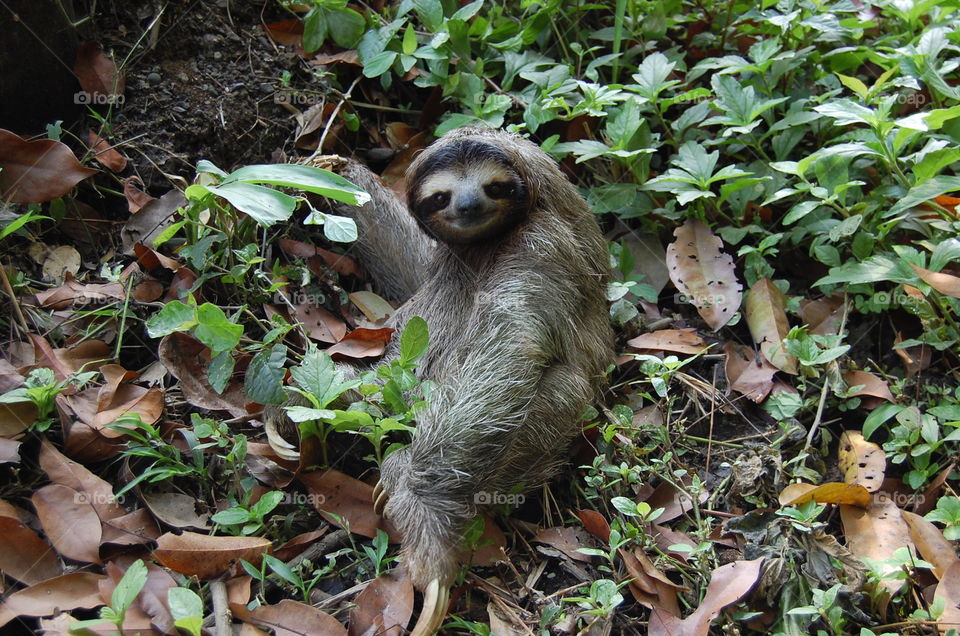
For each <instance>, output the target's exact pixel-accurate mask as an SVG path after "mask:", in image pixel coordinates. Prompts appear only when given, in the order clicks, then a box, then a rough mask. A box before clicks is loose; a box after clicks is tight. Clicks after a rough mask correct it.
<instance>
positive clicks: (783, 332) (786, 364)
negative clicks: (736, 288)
mask: <svg viewBox="0 0 960 636" xmlns="http://www.w3.org/2000/svg"><path fill="white" fill-rule="evenodd" d="M786 304H787V301H786V298H784V296H783V292H781V291H780V288H779V287H777V286H776V285H774V284H773V281H772V280H770V279H769V278H761V279H760V280H758V281H757V282H756V283H754V285H753V287H751V288H750V293H749V294H747V301H746V311H745V314H746V319H747V325H748V326H749V327H750V335H751V336H752V337H753V341H754V342H755V343H756V344H757V345H759V346H760V351H761V352H763V355H764V357H765V358H766V359H767V360H769V361H770V364H772V365H773V366H775V367H777V368H778V369H780V370H781V371H783V372H785V373H790V374H796V373H797V359H796V358H794V357H793V356H790V355H787V352H786V351H785V350H784V348H783V339H784V338H786V337H787V334H788V333H789V332H790V323H789V322H787V312H786Z"/></svg>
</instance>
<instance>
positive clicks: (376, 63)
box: [363, 51, 397, 77]
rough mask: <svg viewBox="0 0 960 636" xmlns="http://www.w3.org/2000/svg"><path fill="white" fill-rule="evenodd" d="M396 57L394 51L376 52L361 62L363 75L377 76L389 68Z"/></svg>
mask: <svg viewBox="0 0 960 636" xmlns="http://www.w3.org/2000/svg"><path fill="white" fill-rule="evenodd" d="M396 59H397V52H396V51H383V52H382V53H377V54H376V55H374V56H373V57H372V58H370V59H369V60H368V61H366V62H364V64H363V76H364V77H379V76H381V75H383V74H384V73H386V72H387V71H389V70H390V67H391V66H393V63H394V62H395V61H396Z"/></svg>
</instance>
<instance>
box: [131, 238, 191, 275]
mask: <svg viewBox="0 0 960 636" xmlns="http://www.w3.org/2000/svg"><path fill="white" fill-rule="evenodd" d="M133 253H134V254H136V256H137V260H139V261H140V264H141V265H143V267H144V269H145V270H147V271H148V272H153V271H156V270H158V269H168V270H170V271H171V272H176V271H178V270H180V269H182V268H183V265H182V264H181V263H180V261H178V260H176V259H174V258H170V257H169V256H164V255H163V254H161V253H160V252H158V251H157V250H155V249H153V248H151V247H147V246H146V245H143V244H141V243H137V244H136V245H134V246H133Z"/></svg>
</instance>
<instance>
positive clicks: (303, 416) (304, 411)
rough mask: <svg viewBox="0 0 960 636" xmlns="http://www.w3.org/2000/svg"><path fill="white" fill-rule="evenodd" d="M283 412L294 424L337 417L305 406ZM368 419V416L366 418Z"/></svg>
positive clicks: (291, 407)
mask: <svg viewBox="0 0 960 636" xmlns="http://www.w3.org/2000/svg"><path fill="white" fill-rule="evenodd" d="M284 410H285V411H286V412H287V417H289V418H290V419H291V420H293V421H294V422H298V423H299V422H312V421H314V420H332V419H333V418H335V417H336V416H337V414H336V413H334V412H333V411H331V410H329V409H312V408H309V407H306V406H286V407H284ZM368 417H369V416H368Z"/></svg>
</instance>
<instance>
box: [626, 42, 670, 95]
mask: <svg viewBox="0 0 960 636" xmlns="http://www.w3.org/2000/svg"><path fill="white" fill-rule="evenodd" d="M675 66H676V64H674V63H672V62H670V60H668V59H667V56H666V55H664V54H663V53H660V52H656V53H653V54H651V55H648V56H647V57H645V58H644V59H643V62H641V63H640V66H638V67H637V72H636V73H635V74H634V75H633V81H634V82H636V84H634V85H632V86H630V89H631V90H634V91H636V92H637V93H639V94H640V95H642V96H643V97H646V98H647V99H649V100H651V101H653V100H655V99H657V96H659V95H660V93H661V92H663V91H664V90H666V89H667V88H670V87H672V86H674V85H676V84H678V83H679V82H678V81H677V80H670V81H667V78H668V77H670V74H671V73H672V72H673V69H674V67H675Z"/></svg>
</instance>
